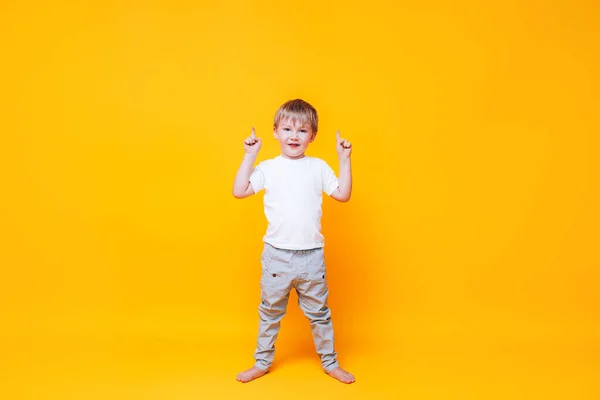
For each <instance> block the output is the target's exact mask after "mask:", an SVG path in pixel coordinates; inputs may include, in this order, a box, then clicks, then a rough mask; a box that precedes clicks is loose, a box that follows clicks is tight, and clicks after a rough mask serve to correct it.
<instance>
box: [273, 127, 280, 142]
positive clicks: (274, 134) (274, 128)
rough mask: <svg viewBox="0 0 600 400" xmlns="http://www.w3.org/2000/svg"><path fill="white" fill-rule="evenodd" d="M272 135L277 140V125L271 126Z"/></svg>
mask: <svg viewBox="0 0 600 400" xmlns="http://www.w3.org/2000/svg"><path fill="white" fill-rule="evenodd" d="M273 136H275V139H277V140H279V135H278V134H277V127H275V126H274V127H273Z"/></svg>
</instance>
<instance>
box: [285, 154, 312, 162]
mask: <svg viewBox="0 0 600 400" xmlns="http://www.w3.org/2000/svg"><path fill="white" fill-rule="evenodd" d="M280 156H281V157H282V158H285V159H286V160H291V161H294V160H302V159H303V158H304V157H306V154H304V153H302V155H299V156H298V157H293V158H292V157H288V156H286V155H285V154H283V153H281V154H280Z"/></svg>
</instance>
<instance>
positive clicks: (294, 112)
mask: <svg viewBox="0 0 600 400" xmlns="http://www.w3.org/2000/svg"><path fill="white" fill-rule="evenodd" d="M285 120H292V121H298V122H301V123H303V124H304V123H307V122H308V123H310V127H311V130H312V131H313V133H314V134H316V133H317V130H318V129H319V116H318V115H317V110H315V108H314V107H313V106H311V105H310V104H308V103H307V102H306V101H304V100H302V99H294V100H289V101H286V102H285V103H283V105H282V106H281V107H279V109H278V110H277V112H276V113H275V120H274V122H273V127H274V128H275V129H277V127H278V126H279V124H280V123H281V122H282V121H285Z"/></svg>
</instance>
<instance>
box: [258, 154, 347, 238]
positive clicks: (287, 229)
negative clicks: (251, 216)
mask: <svg viewBox="0 0 600 400" xmlns="http://www.w3.org/2000/svg"><path fill="white" fill-rule="evenodd" d="M250 184H251V185H252V189H254V193H258V192H259V191H260V190H262V189H265V198H264V204H265V215H266V217H267V222H268V228H267V234H266V235H265V236H264V238H263V240H264V241H265V242H267V243H269V244H270V245H271V246H274V247H277V248H280V249H288V250H308V249H315V248H318V247H323V246H324V238H323V235H322V234H321V215H322V211H321V205H322V203H323V197H322V192H325V193H326V194H327V195H328V196H329V195H331V193H333V191H334V190H336V189H337V187H338V179H337V177H336V176H335V173H334V172H333V170H332V169H331V167H329V165H327V163H326V162H325V161H323V160H321V159H319V158H314V157H308V156H304V157H303V158H300V159H297V160H291V159H288V158H285V157H282V156H277V157H275V158H273V159H270V160H265V161H263V162H261V163H260V164H258V165H257V166H256V167H255V168H254V170H253V171H252V173H251V174H250Z"/></svg>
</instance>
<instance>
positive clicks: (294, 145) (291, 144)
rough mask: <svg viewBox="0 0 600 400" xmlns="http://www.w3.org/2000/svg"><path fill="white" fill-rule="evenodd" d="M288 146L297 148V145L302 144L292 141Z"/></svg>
mask: <svg viewBox="0 0 600 400" xmlns="http://www.w3.org/2000/svg"><path fill="white" fill-rule="evenodd" d="M288 146H290V147H293V148H296V147H300V145H299V144H298V143H290V144H288Z"/></svg>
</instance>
